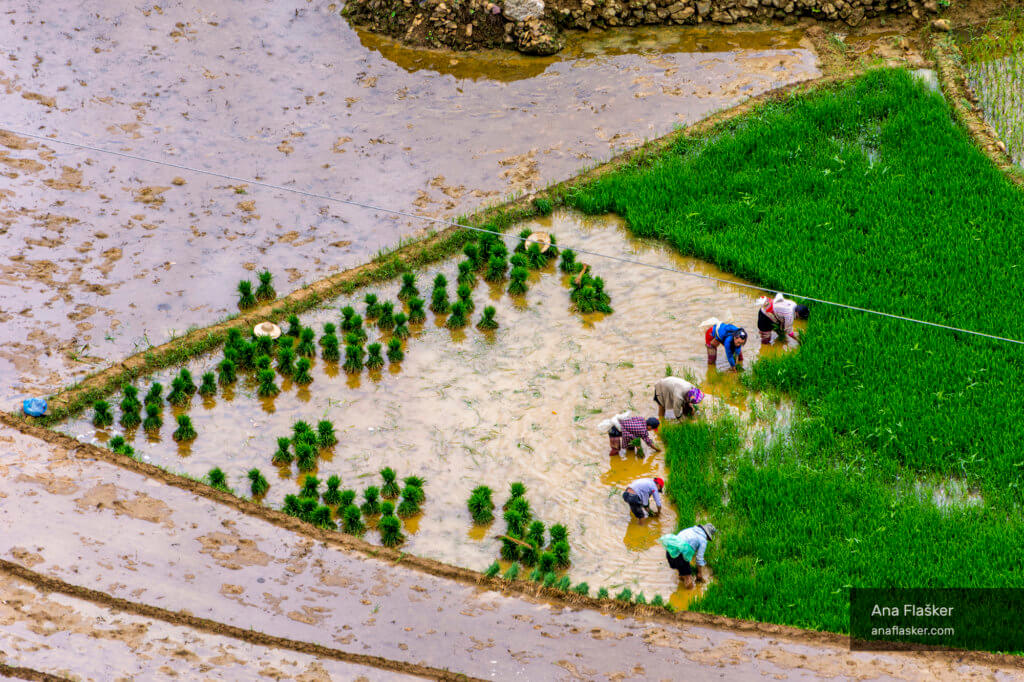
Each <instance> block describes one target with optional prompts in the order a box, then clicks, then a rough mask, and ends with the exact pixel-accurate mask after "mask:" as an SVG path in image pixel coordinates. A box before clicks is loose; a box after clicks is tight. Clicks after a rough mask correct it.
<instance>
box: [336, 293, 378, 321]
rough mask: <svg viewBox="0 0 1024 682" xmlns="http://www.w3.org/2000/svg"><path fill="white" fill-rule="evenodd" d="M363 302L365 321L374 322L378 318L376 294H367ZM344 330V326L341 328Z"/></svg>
mask: <svg viewBox="0 0 1024 682" xmlns="http://www.w3.org/2000/svg"><path fill="white" fill-rule="evenodd" d="M363 302H364V303H365V304H366V320H367V321H370V320H376V319H377V318H378V317H380V303H379V302H378V301H377V294H367V295H366V297H365V298H363ZM342 329H344V326H343V327H342Z"/></svg>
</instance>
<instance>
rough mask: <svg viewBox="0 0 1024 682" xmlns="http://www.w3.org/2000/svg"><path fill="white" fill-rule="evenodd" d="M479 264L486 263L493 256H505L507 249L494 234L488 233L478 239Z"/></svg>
mask: <svg viewBox="0 0 1024 682" xmlns="http://www.w3.org/2000/svg"><path fill="white" fill-rule="evenodd" d="M479 244H480V262H481V263H486V262H487V260H488V259H489V258H490V257H491V256H494V255H498V256H507V255H508V249H507V248H506V247H505V242H503V241H502V239H501V237H499V236H498V235H497V233H495V232H488V233H486V234H484V235H481V237H480V241H479Z"/></svg>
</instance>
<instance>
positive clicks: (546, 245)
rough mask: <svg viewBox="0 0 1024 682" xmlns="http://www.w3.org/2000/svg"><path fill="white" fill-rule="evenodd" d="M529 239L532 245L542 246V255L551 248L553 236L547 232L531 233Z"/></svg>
mask: <svg viewBox="0 0 1024 682" xmlns="http://www.w3.org/2000/svg"><path fill="white" fill-rule="evenodd" d="M527 239H528V240H529V243H531V244H532V243H534V242H536V243H537V245H538V246H540V252H541V253H547V250H548V249H550V248H551V235H549V234H548V233H547V232H531V233H530V236H529V237H527Z"/></svg>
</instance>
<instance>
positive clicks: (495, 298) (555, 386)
mask: <svg viewBox="0 0 1024 682" xmlns="http://www.w3.org/2000/svg"><path fill="white" fill-rule="evenodd" d="M526 227H529V228H531V229H534V228H536V229H541V230H550V231H551V232H552V233H554V234H555V235H556V236H557V237H558V240H559V243H560V244H562V245H563V246H566V245H572V246H574V247H578V248H581V249H586V250H588V251H593V252H596V253H607V254H613V255H618V256H626V257H628V258H631V259H636V260H639V261H641V262H645V263H648V264H651V265H657V266H662V267H674V268H678V269H680V270H683V271H685V272H694V273H699V274H707V275H711V276H714V277H720V278H723V279H726V280H728V281H737V280H736V279H735V278H733V277H730V276H729V275H727V274H725V273H723V272H721V271H718V270H717V269H714V268H712V267H710V266H708V265H706V264H704V263H701V262H699V261H695V260H693V259H685V258H681V257H679V256H677V255H675V254H673V253H671V252H670V251H668V250H667V249H665V248H664V247H662V246H660V245H655V244H651V243H647V242H642V241H640V240H636V239H634V238H633V237H631V236H630V235H629V233H628V230H627V229H626V227H625V226H624V224H623V223H622V221H621V220H620V219H618V218H614V217H602V218H592V219H591V218H584V217H583V216H580V215H578V214H575V213H571V212H559V213H557V214H555V215H554V216H552V217H551V218H548V219H544V220H541V221H537V222H534V223H529V224H527V225H526ZM509 244H510V246H511V245H514V243H513V242H512V240H511V239H509ZM579 259H580V260H581V261H583V262H587V263H589V264H590V265H591V267H592V268H593V272H594V273H596V274H598V275H600V276H602V277H603V278H604V279H605V281H606V283H607V284H606V290H607V291H608V292H609V294H610V295H611V297H612V306H613V308H614V309H615V312H614V313H613V314H612V315H608V316H603V315H599V314H597V315H587V316H581V315H579V314H577V313H575V312H572V311H571V310H570V308H569V305H570V303H569V291H568V286H567V281H568V278H567V277H566V276H564V275H562V274H561V273H560V272H559V271H558V270H557V269H556V268H555V266H554V263H552V264H550V265H549V267H548V268H547V269H546V270H544V271H541V272H540V273H535V274H534V276H533V279H532V282H531V287H530V290H529V291H528V293H527V295H526V296H525V297H511V296H509V295H508V294H507V293H504V285H500V286H495V287H492V286H491V285H489V284H488V283H486V282H483V281H481V282H480V283H478V284H477V286H476V288H475V291H474V299H475V301H476V307H477V310H476V312H474V314H473V316H472V319H473V321H474V323H475V321H476V320H477V319H478V318H479V316H480V309H482V308H483V307H484V306H485V305H494V306H495V307H496V308H497V311H498V312H497V315H496V319H497V320H498V321H499V324H500V325H501V327H500V328H499V329H498V330H497V331H496V332H492V333H483V332H480V331H478V330H477V329H475V328H474V327H472V326H469V327H467V328H466V329H465V330H459V331H454V330H449V329H446V328H444V327H443V326H441V324H442V323H443V322H444V320H445V319H446V317H445V316H440V317H438V316H436V315H434V314H433V313H429V312H428V318H427V321H426V322H425V324H423V325H422V326H420V327H414V332H413V337H412V338H411V339H410V340H409V341H408V342H407V348H406V357H405V360H404V361H403V362H402V363H400V364H399V365H389V366H387V367H385V368H384V369H383V370H381V371H379V372H368V371H366V370H364V371H363V372H362V373H361V374H359V375H354V376H350V375H347V374H346V373H345V372H344V371H343V370H340V369H339V367H338V366H337V365H336V364H334V363H325V362H324V361H323V360H322V359H317V360H316V361H315V367H314V371H313V377H314V381H313V383H312V384H310V385H309V386H307V387H298V386H295V385H293V384H292V383H291V381H290V380H285V381H283V383H281V387H282V389H283V390H282V393H281V394H280V395H279V396H277V397H276V398H274V399H261V398H258V397H256V395H255V391H254V386H253V385H252V384H251V378H250V382H249V383H246V382H245V381H240V382H239V383H238V384H237V385H236V386H235V388H234V389H233V390H228V391H221V392H220V394H219V395H218V396H216V397H215V398H210V399H206V400H204V399H201V398H200V397H199V396H195V397H194V398H193V399H192V401H191V405H190V406H188V407H185V408H174V409H173V414H179V413H187V414H189V415H190V416H191V418H192V421H193V424H194V425H195V428H196V430H197V431H198V433H199V437H198V438H197V439H196V440H195V441H193V442H192V443H191V444H188V445H180V444H178V443H176V442H175V441H174V440H172V439H171V437H170V434H171V432H172V431H173V430H174V423H175V422H174V420H173V418H172V416H171V415H172V408H171V407H170V406H167V407H166V408H165V413H164V428H163V429H161V431H160V433H159V435H153V434H147V433H146V432H143V431H142V430H141V429H136V430H132V431H130V432H127V433H124V434H123V435H125V436H127V438H128V440H129V442H130V443H131V444H132V446H133V447H134V448H135V449H136V452H137V454H138V455H140V457H141V459H142V460H143V461H147V462H151V463H153V464H157V465H159V466H162V467H164V468H166V469H168V470H170V471H184V472H186V473H188V474H189V475H192V476H195V477H202V476H205V475H206V474H207V472H209V470H210V469H212V468H213V467H215V466H217V467H220V468H221V469H223V470H224V471H225V472H226V473H227V475H228V484H229V485H230V486H231V487H233V488H234V489H235V490H236V491H237V492H238V493H239V494H245V495H247V494H248V493H249V483H248V479H247V477H246V473H247V472H248V471H249V469H250V468H252V467H257V468H259V469H261V470H262V471H263V472H264V474H265V475H266V476H267V478H268V480H269V481H270V483H271V487H270V491H269V492H268V493H267V495H266V496H265V498H264V499H263V502H264V503H266V504H269V505H271V506H273V507H275V508H280V507H281V503H282V501H283V498H284V496H285V495H286V494H291V493H298V492H299V489H300V487H301V485H302V481H303V480H304V478H305V476H306V475H305V474H302V473H299V472H298V470H297V467H296V465H294V464H293V465H291V466H286V467H277V466H275V465H273V464H272V462H271V455H272V453H273V452H274V450H275V449H276V441H277V438H278V437H280V436H288V435H290V433H291V427H292V424H294V423H295V422H296V421H298V420H304V421H306V422H308V423H310V424H313V425H314V426H315V424H316V422H317V421H319V420H320V419H329V420H330V421H332V422H333V423H334V426H335V429H336V433H337V436H338V439H339V443H338V444H337V445H336V446H334V447H333V448H331V449H330V450H329V451H325V452H324V457H323V459H322V461H321V463H320V467H319V469H318V470H317V471H316V472H314V474H315V475H316V476H317V477H318V478H319V479H320V480H321V490H323V483H322V482H323V481H324V480H326V479H327V478H328V477H329V476H331V475H338V476H340V477H341V480H342V486H341V487H342V489H345V488H351V489H354V490H356V491H357V492H358V493H359V496H360V500H361V499H362V491H363V489H365V488H366V487H367V486H370V485H378V486H379V485H380V484H381V482H380V477H379V476H378V474H377V472H378V471H379V470H380V469H381V468H382V467H384V466H390V467H392V468H394V469H395V470H396V471H397V472H398V474H399V476H400V477H403V476H408V475H417V476H422V477H424V478H425V479H426V482H427V485H426V493H427V502H426V504H425V505H424V511H423V513H422V514H420V515H419V516H417V517H413V518H411V519H409V520H407V522H406V525H407V528H408V530H410V531H412V532H410V539H409V541H408V542H407V543H406V544H405V545H404V546H403V549H404V550H405V551H409V552H411V553H414V554H416V555H419V556H426V557H430V558H435V559H439V560H441V561H444V562H446V563H450V564H455V565H459V566H465V567H467V568H471V569H475V570H481V571H482V570H484V569H485V568H486V567H487V566H488V565H489V564H490V563H491V562H492V561H494V560H495V559H497V558H498V556H499V546H500V542H499V541H498V540H497V539H496V537H495V536H496V535H498V534H499V533H502V532H504V527H505V526H504V521H502V520H501V519H500V510H499V514H498V516H499V518H498V519H497V520H496V521H495V522H494V523H492V524H490V525H488V526H478V525H474V524H473V523H472V520H471V518H470V515H469V512H468V511H467V509H466V499H467V498H468V497H469V493H470V491H471V490H472V489H473V488H474V487H476V486H478V485H488V486H490V487H491V488H493V489H494V490H495V501H496V502H497V503H498V504H499V505H500V504H502V503H503V502H504V501H505V499H506V498H507V495H508V493H507V491H508V485H509V483H510V482H512V481H522V482H523V483H525V484H526V487H527V497H528V499H529V500H530V502H531V505H532V506H533V509H534V514H535V516H536V517H537V518H539V519H541V520H542V521H544V522H545V524H547V525H549V526H550V525H551V524H554V523H563V524H565V525H566V526H567V527H568V529H569V534H570V543H571V545H572V548H573V553H572V561H573V566H572V567H571V569H570V570H569V574H570V576H571V578H572V579H573V582H574V584H575V583H576V582H579V581H586V582H588V583H589V584H590V585H591V586H592V589H593V590H595V591H596V590H597V588H598V587H607V588H608V589H609V590H611V591H612V592H613V594H614V593H615V592H617V591H619V590H621V588H622V587H624V586H628V587H629V588H631V589H632V590H633V591H634V592H636V591H642V592H643V593H644V594H645V595H646V596H647V597H648V599H650V598H651V597H653V596H654V595H655V594H661V595H662V596H663V597H665V598H670V597H671V601H672V603H673V604H674V605H675V606H677V607H679V608H685V607H686V605H687V603H688V602H689V601H690V599H691V598H692V597H693V592H692V591H687V590H683V589H680V588H679V586H678V578H677V576H676V574H675V572H674V571H672V570H671V569H670V568H669V567H668V566H667V564H666V562H665V553H664V549H662V548H661V545H659V544H658V542H657V539H658V537H660V536H661V535H663V534H665V533H670V532H674V531H675V528H676V516H675V512H674V510H673V509H672V507H671V505H668V504H666V505H665V507H664V510H663V512H662V514H661V515H660V516H658V517H653V518H649V519H645V520H643V521H638V520H636V519H634V518H633V517H632V516H631V515H630V514H629V510H628V507H627V506H626V504H625V503H624V502H623V501H622V499H621V495H622V491H623V490H625V488H626V486H627V485H628V484H629V483H630V482H632V481H633V480H635V479H637V478H640V477H653V476H661V477H663V478H664V477H666V471H665V468H664V460H663V458H662V455H661V454H660V453H653V452H651V451H650V450H649V449H648V450H647V456H646V457H638V456H637V455H635V454H631V453H629V452H628V451H626V452H625V454H622V455H620V456H618V457H609V455H608V438H607V436H606V435H605V434H604V433H602V432H601V431H600V430H599V429H598V424H599V423H600V422H601V421H602V420H603V419H606V418H608V417H610V416H612V415H613V414H616V413H618V412H621V411H623V410H625V409H630V410H632V411H633V412H634V414H641V415H643V416H650V415H657V405H656V403H654V402H653V400H652V396H653V384H654V382H655V381H657V380H658V379H659V378H661V377H663V376H664V375H665V372H666V367H667V366H671V367H672V370H673V372H674V373H675V374H677V375H681V376H687V377H690V378H691V379H692V380H694V381H696V382H697V383H699V384H700V385H701V386H702V387H703V389H704V390H705V392H706V393H707V394H708V396H709V397H708V398H707V400H706V401H705V402H704V404H703V410H704V411H705V412H715V411H718V410H731V411H733V412H744V413H746V412H747V411H748V408H749V407H750V405H749V404H748V403H750V401H751V400H752V399H751V398H749V397H748V395H747V392H746V390H745V389H744V388H743V387H742V385H741V384H740V383H739V376H738V375H737V374H736V373H731V372H726V371H725V370H726V369H727V368H728V365H727V363H726V360H725V357H724V352H722V353H719V355H720V357H719V366H718V367H716V368H713V369H712V368H708V366H707V363H706V354H705V348H704V336H703V331H702V329H701V328H700V327H699V324H700V322H701V321H703V320H705V319H707V318H709V317H711V316H720V317H721V318H722V319H731V320H734V321H736V322H737V323H738V324H745V325H746V327H747V328H748V329H749V330H751V333H750V337H751V338H750V340H749V341H748V343H747V346H746V352H745V360H746V362H747V363H748V366H749V363H751V362H753V361H754V360H755V359H756V357H757V355H758V353H759V350H760V344H759V341H758V339H757V335H756V333H755V331H754V330H755V327H756V304H755V296H757V295H758V294H759V292H758V291H757V290H754V289H749V288H743V287H739V286H731V285H728V284H721V283H717V282H713V281H710V280H707V279H699V278H696V277H686V276H683V275H679V274H672V273H667V272H664V271H659V270H654V269H651V268H645V267H641V266H638V265H632V264H627V263H623V262H620V261H615V260H609V259H604V258H600V257H596V256H585V255H581V256H580V257H579ZM456 264H457V259H452V260H450V261H447V262H445V263H442V264H439V266H438V267H436V268H431V269H428V270H425V271H424V272H422V273H420V276H419V286H420V288H421V290H422V291H421V293H423V294H424V296H426V297H428V298H429V296H428V294H427V290H428V287H429V286H430V283H431V281H432V279H433V275H434V274H435V272H438V271H440V272H444V273H445V275H446V276H447V277H448V279H449V281H450V282H454V281H455V279H456ZM374 290H375V291H378V293H379V294H380V296H381V300H392V301H395V300H396V298H395V294H396V293H397V285H395V284H392V285H389V286H388V287H386V288H383V289H374ZM363 293H364V292H362V291H360V292H359V294H358V295H357V296H354V297H351V298H342V299H338V300H335V301H332V302H330V303H329V304H327V305H325V306H324V307H322V308H321V309H318V310H316V311H314V312H311V313H309V314H306V315H304V316H303V317H302V320H303V323H304V324H305V325H306V326H311V327H313V328H314V329H316V330H318V331H319V330H321V329H322V328H323V325H324V323H326V322H332V323H335V324H338V323H339V321H340V315H339V313H338V310H339V308H340V307H342V306H345V305H350V304H351V305H353V307H355V308H356V309H357V310H360V311H361V310H362V309H363V308H364V307H365V306H364V304H363V303H362V294H363ZM378 336H380V338H379V339H378ZM388 338H389V337H388V336H387V335H381V332H379V330H376V329H373V328H370V342H373V341H375V340H380V341H382V342H383V343H385V345H386V341H387V339H388ZM794 345H795V344H794ZM769 351H770V352H772V353H779V352H784V348H783V346H782V345H781V344H779V343H776V344H774V345H773V346H772V347H771V348H769ZM219 357H220V356H219V355H217V356H209V357H206V358H201V359H197V360H195V361H194V362H192V363H190V365H189V366H190V369H191V371H192V373H193V375H194V376H196V377H199V376H201V375H202V373H203V372H206V371H210V369H211V368H212V367H213V365H215V364H216V362H218V361H219ZM176 372H177V370H176V369H175V370H173V371H167V372H163V373H161V374H158V375H156V377H155V380H157V381H160V382H161V383H162V384H163V385H164V386H168V385H169V384H170V380H171V378H172V377H173V375H174V374H176ZM279 379H280V377H279ZM149 384H150V380H147V381H145V382H138V384H137V385H138V387H139V388H140V395H141V394H145V393H146V391H147V390H148V386H149ZM118 399H119V397H118V396H114V398H113V400H112V402H116V401H117V400H118ZM787 414H788V408H787V407H786V406H783V409H781V410H779V409H776V410H772V411H771V417H770V419H772V420H773V421H776V420H778V419H784V418H785V417H786V415H787ZM90 418H91V414H84V415H82V418H81V419H80V420H79V421H77V422H74V423H71V424H68V425H67V426H66V427H62V429H61V430H65V431H67V432H68V433H70V434H71V435H74V436H76V437H78V438H79V439H81V440H84V441H86V442H93V441H95V442H105V441H106V440H107V439H108V438H110V437H111V436H112V435H114V434H117V433H121V432H122V431H123V429H121V428H120V427H115V428H111V429H102V430H99V431H97V430H96V429H95V428H94V427H93V426H92V424H91V422H90V421H89V419H90ZM366 538H367V539H368V540H369V541H370V542H374V543H377V542H379V538H378V536H377V533H376V531H374V530H371V531H370V532H369V533H368V534H367V536H366Z"/></svg>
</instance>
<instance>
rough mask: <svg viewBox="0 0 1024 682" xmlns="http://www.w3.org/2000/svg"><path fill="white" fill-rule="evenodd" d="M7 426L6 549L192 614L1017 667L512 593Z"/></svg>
mask: <svg viewBox="0 0 1024 682" xmlns="http://www.w3.org/2000/svg"><path fill="white" fill-rule="evenodd" d="M0 439H2V440H0V444H2V449H3V450H4V451H5V452H6V453H8V454H7V455H6V456H5V457H4V459H3V462H2V465H0V495H2V497H0V499H2V504H0V518H2V520H3V524H4V527H5V529H8V530H7V532H5V534H4V537H3V538H2V539H0V556H2V557H4V558H5V559H7V560H9V561H12V562H14V563H17V564H19V565H22V566H25V567H27V568H30V569H31V570H32V571H34V572H36V573H39V574H41V575H43V576H50V577H53V578H58V579H60V580H63V581H66V582H68V583H70V584H72V585H79V586H82V587H85V588H89V589H94V590H99V591H101V592H103V593H106V594H109V595H112V596H113V597H117V598H121V599H125V600H129V601H131V602H138V603H142V604H148V605H152V606H156V607H160V608H163V609H167V610H169V611H172V612H181V614H182V616H183V617H187V616H188V615H190V614H191V615H194V616H196V617H200V618H206V619H210V620H212V621H216V622H219V623H223V624H226V625H229V626H234V627H238V628H242V629H245V630H248V629H255V630H257V631H259V632H262V633H265V634H267V635H272V636H276V637H285V638H289V639H293V640H298V641H306V642H312V643H315V644H320V645H323V646H325V647H330V648H332V649H336V650H340V651H346V652H351V653H354V654H363V653H372V654H374V655H376V656H380V657H383V658H386V659H390V660H394V661H398V662H407V663H419V664H422V665H427V666H432V667H437V668H448V669H453V670H457V671H459V672H462V673H465V674H467V675H470V676H474V677H483V678H491V677H501V678H503V679H509V678H513V677H517V676H518V677H524V678H529V679H569V678H572V677H574V676H580V677H583V678H585V679H605V678H610V677H613V676H618V677H619V679H631V678H636V679H641V678H643V679H648V678H653V679H659V678H670V677H675V676H676V675H677V674H678V671H679V670H681V669H683V668H682V667H681V666H685V669H686V670H687V671H689V672H692V675H689V677H691V679H711V678H715V679H720V678H721V676H722V674H723V673H725V674H727V675H728V677H729V678H730V679H763V676H764V675H770V676H776V675H784V676H785V677H786V678H787V679H810V678H813V677H817V676H821V675H829V676H840V677H848V678H859V679H870V678H875V677H886V678H897V679H921V678H924V677H928V678H932V679H950V680H953V679H965V678H970V677H975V678H977V679H982V678H984V679H1014V677H1013V672H1012V671H1010V670H1007V669H999V668H995V667H992V666H977V665H975V666H966V665H959V664H957V663H954V662H950V661H948V660H942V659H934V658H933V659H930V660H929V659H926V658H921V657H917V656H908V655H895V654H861V653H852V654H851V653H850V652H848V651H847V650H846V649H845V648H844V647H843V646H842V645H841V644H822V643H820V642H813V641H810V642H798V641H790V640H789V639H786V638H781V637H780V638H779V639H774V638H771V637H763V636H759V635H752V634H749V633H739V632H735V631H728V630H722V629H716V628H713V627H704V626H689V625H685V624H679V625H676V624H671V623H666V622H658V621H650V622H646V621H642V620H635V619H629V618H621V617H615V616H614V615H608V614H602V613H598V612H595V611H591V610H572V609H567V608H556V607H552V606H551V605H550V604H547V603H544V602H534V601H530V600H525V599H517V598H510V597H506V596H503V595H500V594H497V593H494V592H488V591H482V590H479V589H477V588H474V587H472V586H468V585H464V584H460V583H453V582H450V581H446V580H443V579H440V578H436V577H434V576H430V575H425V574H423V573H421V572H418V571H414V570H409V569H406V568H404V567H402V566H401V565H387V564H386V563H385V562H381V561H378V560H374V559H370V558H366V557H361V556H356V555H353V554H350V553H347V552H343V551H340V550H337V549H333V548H329V547H327V546H325V545H323V544H319V543H315V542H313V541H312V540H311V539H309V538H305V537H301V536H296V535H295V534H293V533H290V532H288V531H286V530H283V529H281V528H278V527H276V526H272V525H270V524H267V523H266V522H264V521H262V520H258V519H254V518H251V517H247V516H245V515H243V514H239V513H238V512H237V511H235V510H232V509H230V508H227V507H224V506H222V505H219V504H216V503H213V502H210V501H209V500H206V499H203V498H198V497H196V496H194V495H192V494H190V493H187V492H185V491H182V490H180V489H177V488H172V487H170V486H167V485H165V484H162V483H160V482H158V481H154V480H151V479H146V478H144V477H141V476H139V475H137V474H134V473H132V472H128V471H126V470H123V469H120V468H118V467H115V466H112V465H109V464H106V463H104V462H97V461H89V460H84V459H80V458H78V457H75V456H71V455H69V453H68V452H66V451H64V450H62V449H61V448H59V447H53V446H46V445H43V444H41V443H39V442H38V441H35V440H34V439H31V438H29V437H26V436H24V435H21V434H18V433H16V432H12V431H11V430H9V429H5V430H3V431H2V432H0ZM812 639H813V637H812ZM68 665H69V666H70V665H72V664H71V663H68Z"/></svg>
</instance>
